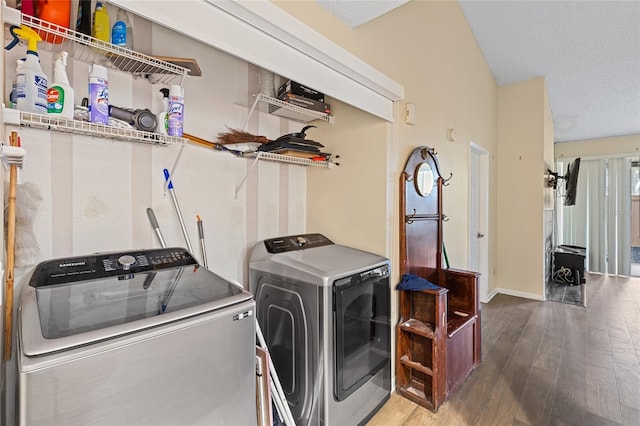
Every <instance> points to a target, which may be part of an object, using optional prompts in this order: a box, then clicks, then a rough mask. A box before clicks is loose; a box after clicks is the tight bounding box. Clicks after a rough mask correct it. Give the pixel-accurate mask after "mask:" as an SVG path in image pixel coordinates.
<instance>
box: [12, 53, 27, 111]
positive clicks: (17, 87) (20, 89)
mask: <svg viewBox="0 0 640 426" xmlns="http://www.w3.org/2000/svg"><path fill="white" fill-rule="evenodd" d="M24 61H25V58H21V59H18V60H17V61H16V76H18V75H19V74H22V73H23V71H22V66H23V65H24ZM18 93H22V96H24V81H22V82H21V83H20V84H18V79H17V78H16V79H15V80H13V84H12V86H11V94H10V95H9V104H10V107H11V109H17V108H18Z"/></svg>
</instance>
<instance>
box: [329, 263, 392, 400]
mask: <svg viewBox="0 0 640 426" xmlns="http://www.w3.org/2000/svg"><path fill="white" fill-rule="evenodd" d="M333 293H334V301H335V302H334V314H335V315H334V319H335V320H334V330H333V337H334V343H335V344H334V348H335V354H334V356H335V361H336V368H335V371H334V374H335V377H334V396H335V398H336V399H337V400H338V401H342V400H344V399H345V398H347V397H348V396H349V395H351V394H352V393H353V392H355V391H356V390H357V389H358V388H359V387H360V386H362V385H363V384H364V383H366V382H367V380H369V379H370V378H371V377H373V376H374V375H375V374H376V373H377V372H378V371H380V370H381V369H382V368H383V367H384V366H385V365H386V364H387V363H388V362H389V361H390V352H391V346H390V322H389V311H390V305H389V293H390V292H389V268H388V266H386V265H385V266H381V267H379V268H375V269H372V270H369V271H366V272H362V273H360V274H356V275H353V276H351V277H347V278H342V279H339V280H337V281H336V282H335V283H334V287H333Z"/></svg>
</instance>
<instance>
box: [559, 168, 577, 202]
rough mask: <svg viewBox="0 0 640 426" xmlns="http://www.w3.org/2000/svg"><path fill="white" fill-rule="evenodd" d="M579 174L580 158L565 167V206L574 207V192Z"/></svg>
mask: <svg viewBox="0 0 640 426" xmlns="http://www.w3.org/2000/svg"><path fill="white" fill-rule="evenodd" d="M579 172H580V158H576V159H575V160H573V161H572V162H571V163H569V164H568V165H567V173H566V174H565V175H564V177H563V178H564V182H565V184H564V185H565V196H564V205H565V206H575V205H576V192H577V191H576V190H577V189H578V174H579Z"/></svg>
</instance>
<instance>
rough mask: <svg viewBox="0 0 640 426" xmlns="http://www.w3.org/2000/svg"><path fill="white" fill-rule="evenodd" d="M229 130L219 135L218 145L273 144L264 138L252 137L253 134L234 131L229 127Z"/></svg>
mask: <svg viewBox="0 0 640 426" xmlns="http://www.w3.org/2000/svg"><path fill="white" fill-rule="evenodd" d="M227 129H229V131H228V132H223V133H218V143H219V144H220V145H231V144H235V143H248V142H255V143H267V142H271V141H270V140H269V139H267V138H266V137H264V136H256V135H252V134H251V133H248V132H245V131H242V130H236V129H232V128H230V127H227Z"/></svg>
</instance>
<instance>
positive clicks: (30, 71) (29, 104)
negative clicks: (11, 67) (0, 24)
mask: <svg viewBox="0 0 640 426" xmlns="http://www.w3.org/2000/svg"><path fill="white" fill-rule="evenodd" d="M9 31H10V32H11V35H13V41H12V42H11V43H9V44H8V45H7V46H6V49H7V50H9V49H11V48H13V47H14V46H15V45H16V44H18V37H19V38H22V39H24V40H27V42H28V47H27V56H26V57H25V59H24V63H23V64H22V66H18V67H17V68H16V74H17V75H16V88H17V90H16V107H17V109H19V110H20V111H26V112H34V113H36V114H46V113H47V89H48V88H49V83H48V80H47V76H46V75H45V74H44V72H43V71H42V67H41V66H40V58H39V57H38V42H39V41H42V39H41V38H40V36H39V35H38V33H36V32H35V31H33V30H32V29H31V28H29V27H27V26H26V25H22V26H20V27H17V26H15V25H12V26H11V27H10V29H9Z"/></svg>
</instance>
